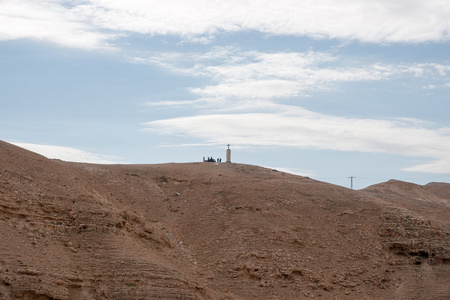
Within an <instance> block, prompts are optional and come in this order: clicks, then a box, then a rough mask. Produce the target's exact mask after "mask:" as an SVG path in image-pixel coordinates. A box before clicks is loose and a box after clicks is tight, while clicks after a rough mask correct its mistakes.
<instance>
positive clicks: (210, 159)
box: [203, 156, 222, 163]
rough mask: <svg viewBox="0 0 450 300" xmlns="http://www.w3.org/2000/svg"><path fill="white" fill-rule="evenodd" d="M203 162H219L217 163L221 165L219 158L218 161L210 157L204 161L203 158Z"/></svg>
mask: <svg viewBox="0 0 450 300" xmlns="http://www.w3.org/2000/svg"><path fill="white" fill-rule="evenodd" d="M203 162H219V163H221V162H222V159H221V158H218V159H217V160H216V159H214V158H212V157H208V158H207V159H205V157H204V156H203Z"/></svg>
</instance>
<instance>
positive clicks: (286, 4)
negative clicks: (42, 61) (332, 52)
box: [0, 0, 450, 49]
mask: <svg viewBox="0 0 450 300" xmlns="http://www.w3.org/2000/svg"><path fill="white" fill-rule="evenodd" d="M449 19H450V8H449V5H448V2H447V0H434V1H418V0H398V1H386V0H373V1H359V0H344V1H339V2H336V1H334V0H304V1H297V0H279V1H276V2H274V1H269V0H251V1H240V0H229V1H219V2H218V1H208V0H192V1H184V0H167V1H163V2H161V1H155V0H128V1H122V0H109V1H103V0H84V1H81V0H72V1H57V0H43V1H31V0H4V1H1V2H0V40H11V39H33V40H38V41H44V42H53V43H57V44H59V45H62V46H66V47H75V48H85V49H98V48H102V49H103V48H105V47H113V46H112V39H114V38H116V37H117V36H120V35H127V34H134V33H137V34H144V35H151V36H155V35H172V36H179V37H181V38H182V39H184V40H189V41H192V42H201V43H205V42H208V41H210V40H211V39H213V38H214V36H216V35H218V34H220V33H222V32H240V31H246V32H248V31H257V32H261V33H264V34H268V35H291V36H307V37H311V38H327V39H333V38H337V39H341V40H359V41H364V42H371V43H391V42H394V43H396V42H407V43H420V42H429V41H448V40H449V39H450V36H449V32H450V23H449V22H448V20H449ZM107 33H108V34H107Z"/></svg>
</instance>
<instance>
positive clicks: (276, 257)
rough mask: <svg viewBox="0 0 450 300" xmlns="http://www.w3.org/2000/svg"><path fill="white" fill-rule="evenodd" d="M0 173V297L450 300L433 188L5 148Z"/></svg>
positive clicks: (442, 227) (447, 230) (442, 207)
mask: <svg viewBox="0 0 450 300" xmlns="http://www.w3.org/2000/svg"><path fill="white" fill-rule="evenodd" d="M0 166H1V167H0V233H1V241H0V299H44V300H45V299H310V298H321V299H336V298H337V299H449V298H450V287H449V285H448V282H450V223H449V222H450V221H449V220H450V210H449V205H450V200H449V199H448V198H446V197H443V194H441V193H440V192H439V191H438V190H440V189H437V188H435V187H433V186H428V185H427V186H417V185H413V184H409V183H403V182H397V181H389V182H387V183H384V184H380V185H376V186H372V187H369V188H367V189H364V190H361V191H353V190H349V189H346V188H343V187H339V186H335V185H331V184H327V183H323V182H319V181H315V180H313V179H310V178H306V177H301V176H294V175H291V174H287V173H283V172H276V171H274V170H270V169H265V168H261V167H257V166H250V165H244V164H235V163H232V164H225V163H222V164H215V163H186V164H159V165H95V164H80V163H68V162H63V161H58V160H49V159H47V158H45V157H43V156H40V155H37V154H34V153H31V152H29V151H26V150H24V149H20V148H18V147H15V146H13V145H10V144H8V143H5V142H0ZM443 190H445V188H444V189H443Z"/></svg>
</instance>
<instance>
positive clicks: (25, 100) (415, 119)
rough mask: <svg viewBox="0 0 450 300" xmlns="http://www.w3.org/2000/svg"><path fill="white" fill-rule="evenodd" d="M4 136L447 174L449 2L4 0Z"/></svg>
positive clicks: (423, 178) (57, 152) (67, 156)
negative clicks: (228, 153) (227, 151)
mask: <svg viewBox="0 0 450 300" xmlns="http://www.w3.org/2000/svg"><path fill="white" fill-rule="evenodd" d="M0 104H1V106H0V107H1V108H0V139H2V140H5V141H8V142H13V143H16V144H17V145H19V146H22V147H24V148H27V149H30V150H32V151H35V152H38V153H41V154H44V155H46V156H47V157H50V158H60V159H64V160H69V161H85V162H98V163H165V162H194V161H201V160H202V157H203V156H212V157H215V158H219V157H222V158H225V150H226V145H227V144H228V143H230V144H231V149H232V160H233V161H234V162H238V163H247V164H254V165H259V166H264V167H270V168H274V169H278V170H284V171H288V172H291V173H295V174H299V175H304V176H309V177H312V178H315V179H318V180H321V181H326V182H330V183H334V184H339V185H343V186H346V187H349V186H350V179H349V177H350V176H354V177H355V179H354V187H355V188H357V189H359V188H363V187H366V186H368V185H370V184H374V183H378V182H383V181H386V180H389V179H392V178H393V179H398V180H404V181H409V182H415V183H419V184H425V183H427V182H431V181H444V182H450V118H449V117H450V1H449V0H429V1H423V0H397V1H392V0H364V1H361V0H339V1H336V0H302V1H299V0H278V1H266V0H258V1H257V0H247V1H242V0H239V1H237V0H227V1H212V0H191V1H182V0H165V1H153V0H127V1H125V0H59V1H58V0H41V1H34V0H0Z"/></svg>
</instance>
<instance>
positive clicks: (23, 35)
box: [0, 0, 116, 49]
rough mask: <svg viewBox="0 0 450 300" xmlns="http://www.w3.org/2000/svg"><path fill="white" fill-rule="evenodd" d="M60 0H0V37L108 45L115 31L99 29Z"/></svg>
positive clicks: (83, 45)
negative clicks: (102, 31)
mask: <svg viewBox="0 0 450 300" xmlns="http://www.w3.org/2000/svg"><path fill="white" fill-rule="evenodd" d="M66 2H68V1H66ZM77 2H78V1H73V3H75V4H76V3H77ZM63 4H64V3H63V2H61V1H56V0H43V1H30V0H14V1H1V2H0V41H2V40H3V41H5V40H16V39H31V40H35V41H40V42H50V43H55V44H58V45H60V46H65V47H73V48H83V49H111V46H110V45H108V40H111V39H113V38H115V37H116V35H114V34H106V33H101V32H100V31H98V30H96V29H95V28H94V27H93V26H92V25H90V24H89V22H86V20H85V18H83V17H82V16H80V15H77V14H76V13H75V12H74V11H73V10H72V9H71V8H68V7H64V6H63Z"/></svg>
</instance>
